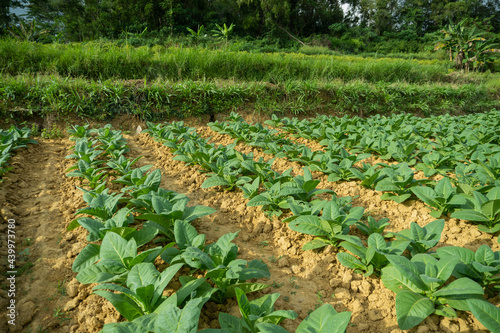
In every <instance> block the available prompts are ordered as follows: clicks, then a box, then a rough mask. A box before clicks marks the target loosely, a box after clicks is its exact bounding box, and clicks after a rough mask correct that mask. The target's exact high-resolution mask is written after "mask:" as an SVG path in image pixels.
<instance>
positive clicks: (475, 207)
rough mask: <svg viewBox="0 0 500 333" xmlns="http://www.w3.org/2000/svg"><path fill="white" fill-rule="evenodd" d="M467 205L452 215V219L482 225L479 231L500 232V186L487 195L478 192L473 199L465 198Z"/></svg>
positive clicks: (474, 193) (475, 192) (473, 195)
mask: <svg viewBox="0 0 500 333" xmlns="http://www.w3.org/2000/svg"><path fill="white" fill-rule="evenodd" d="M465 198H466V199H467V204H466V205H464V207H463V208H462V209H458V210H456V211H455V212H453V213H452V214H451V217H453V218H457V219H462V220H467V221H473V222H478V223H480V225H479V227H478V229H479V230H481V231H484V232H488V233H495V232H497V231H499V230H500V186H497V187H494V188H492V189H491V190H490V191H489V192H488V193H487V194H486V195H484V194H481V193H479V192H477V191H474V192H473V193H472V197H470V196H465Z"/></svg>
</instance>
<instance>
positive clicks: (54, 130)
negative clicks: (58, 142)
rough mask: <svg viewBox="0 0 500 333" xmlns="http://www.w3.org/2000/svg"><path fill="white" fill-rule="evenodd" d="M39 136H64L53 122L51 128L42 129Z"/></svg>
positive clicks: (58, 137) (51, 137)
mask: <svg viewBox="0 0 500 333" xmlns="http://www.w3.org/2000/svg"><path fill="white" fill-rule="evenodd" d="M41 137H42V138H44V139H60V138H63V137H64V134H63V132H62V131H61V130H60V129H59V128H58V127H57V126H56V125H55V124H54V125H52V128H50V129H47V128H44V129H42V133H41Z"/></svg>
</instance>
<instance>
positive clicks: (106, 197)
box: [67, 125, 350, 333]
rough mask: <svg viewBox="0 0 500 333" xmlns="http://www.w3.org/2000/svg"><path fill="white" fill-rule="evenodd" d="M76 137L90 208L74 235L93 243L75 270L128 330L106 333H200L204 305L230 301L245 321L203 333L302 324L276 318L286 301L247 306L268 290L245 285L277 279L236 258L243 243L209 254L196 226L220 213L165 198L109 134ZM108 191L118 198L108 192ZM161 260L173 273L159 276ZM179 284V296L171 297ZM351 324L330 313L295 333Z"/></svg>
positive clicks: (155, 176) (319, 313)
mask: <svg viewBox="0 0 500 333" xmlns="http://www.w3.org/2000/svg"><path fill="white" fill-rule="evenodd" d="M70 132H71V134H70V137H71V139H72V140H74V141H75V145H74V146H73V147H72V148H73V153H72V154H71V155H68V156H67V158H71V159H75V160H76V164H75V165H74V166H73V167H71V168H69V169H68V176H69V177H78V178H79V179H80V180H81V182H82V183H83V184H84V185H85V186H84V187H78V188H79V189H80V190H81V191H82V192H83V199H84V200H85V202H86V203H87V205H88V206H87V207H85V208H82V209H80V210H78V211H77V212H76V215H77V216H78V217H77V218H76V219H75V220H74V221H72V222H71V223H70V225H69V226H68V230H73V229H75V228H78V227H83V228H85V229H87V231H88V236H87V240H88V241H89V242H90V243H89V244H88V245H87V246H86V247H85V248H84V249H83V250H82V251H81V252H80V254H79V255H78V256H77V258H76V259H75V261H74V263H73V267H72V269H73V271H75V272H76V273H77V277H76V278H77V280H78V281H79V282H80V283H83V284H91V283H95V284H97V285H96V286H95V287H94V288H93V290H94V293H95V294H97V295H100V296H102V297H104V298H106V299H107V300H108V301H109V302H110V303H111V304H112V305H113V306H114V307H115V308H116V310H117V311H118V312H119V313H120V314H121V315H122V316H123V317H124V318H125V319H126V320H127V321H124V322H120V323H110V324H106V325H105V326H104V328H103V330H102V332H107V333H110V332H183V333H184V332H197V329H198V323H199V317H200V313H201V310H202V307H203V305H204V304H205V303H206V302H207V301H214V302H217V303H223V302H224V301H225V300H226V299H228V298H232V297H235V298H236V299H237V302H238V305H239V308H240V312H241V315H242V317H241V318H237V317H235V316H232V315H229V314H226V313H220V314H219V324H220V326H221V329H206V330H203V331H202V332H207V333H208V332H229V333H232V332H234V333H236V332H238V333H239V332H287V331H286V330H284V329H283V328H282V327H280V326H278V324H279V323H280V322H281V321H283V320H284V319H287V318H288V319H296V317H297V314H296V313H295V312H294V311H287V310H277V311H275V310H274V303H275V301H276V300H277V299H278V297H279V294H271V295H265V296H263V297H261V298H259V299H256V300H253V301H249V300H248V298H247V296H246V294H247V293H250V292H254V291H258V290H262V289H265V288H267V287H269V286H268V285H266V284H262V283H253V282H248V280H251V279H258V278H269V277H270V272H269V270H268V267H267V266H266V265H265V264H264V263H263V262H261V261H259V260H252V261H250V262H247V261H246V260H243V259H239V258H237V257H238V247H237V245H236V244H234V243H232V241H233V240H234V239H235V237H236V236H237V234H238V233H237V232H236V233H229V234H226V235H223V236H221V237H220V238H219V239H218V240H217V241H216V242H214V243H211V244H206V242H205V235H204V234H198V232H197V231H196V229H195V227H194V226H192V225H191V224H190V222H192V221H193V220H195V219H197V218H199V217H202V216H205V215H209V214H212V213H213V212H215V210H214V209H212V208H209V207H205V206H190V207H188V206H187V203H188V201H189V198H188V197H186V196H185V195H183V194H179V193H176V192H174V191H170V190H167V189H164V188H161V187H160V182H161V172H160V170H159V169H156V170H152V171H150V168H151V167H152V166H151V165H146V166H143V167H135V166H134V165H135V164H136V163H137V161H138V160H139V159H140V157H137V158H134V159H131V158H128V157H126V154H127V152H128V151H129V148H128V146H127V142H126V140H125V139H124V138H123V137H122V135H121V132H120V131H115V130H113V129H112V128H111V127H110V126H109V125H107V126H105V127H104V128H100V129H92V130H90V129H88V126H76V127H74V128H73V129H72V130H71V131H70ZM109 183H113V186H114V187H119V188H120V189H119V190H116V189H115V190H111V187H110V186H107V185H109ZM116 184H118V185H116ZM160 244H161V245H160ZM157 245H160V246H157ZM158 260H160V261H163V262H165V263H167V264H168V267H167V268H165V269H163V270H161V271H160V270H158V268H157V266H155V262H158ZM179 274H180V276H179ZM174 278H178V280H179V282H180V284H181V285H182V286H181V287H180V288H179V289H178V290H175V291H174V292H173V293H171V294H170V296H166V294H169V292H167V293H165V291H166V290H167V291H171V290H170V289H168V287H167V286H168V285H169V283H170V281H172V279H174ZM349 320H350V313H349V312H345V313H337V312H336V311H335V310H334V309H333V307H332V306H330V305H324V306H322V307H320V308H318V309H317V310H316V311H314V312H312V313H311V314H310V316H308V317H307V318H306V319H305V320H304V321H303V322H302V323H301V324H300V325H299V326H298V328H297V330H296V332H304V333H305V332H323V328H322V327H336V331H338V332H342V331H345V328H346V327H347V325H348V323H349Z"/></svg>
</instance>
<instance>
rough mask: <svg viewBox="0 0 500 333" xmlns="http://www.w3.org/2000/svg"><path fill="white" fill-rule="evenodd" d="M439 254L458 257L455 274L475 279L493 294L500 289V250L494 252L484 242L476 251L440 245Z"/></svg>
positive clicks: (445, 258)
mask: <svg viewBox="0 0 500 333" xmlns="http://www.w3.org/2000/svg"><path fill="white" fill-rule="evenodd" d="M437 254H438V255H439V258H441V259H443V260H453V259H454V258H457V259H458V264H457V266H456V267H455V269H454V270H453V276H455V277H457V278H463V277H467V278H469V279H471V280H474V281H476V282H477V283H479V284H480V285H481V286H483V287H484V288H486V291H488V292H490V293H491V294H493V295H496V294H498V291H500V251H496V252H493V250H492V249H491V248H490V247H489V246H488V245H485V244H484V245H481V246H480V247H479V248H478V249H477V251H476V252H474V251H472V250H469V249H466V248H463V247H458V246H445V247H440V248H439V249H437Z"/></svg>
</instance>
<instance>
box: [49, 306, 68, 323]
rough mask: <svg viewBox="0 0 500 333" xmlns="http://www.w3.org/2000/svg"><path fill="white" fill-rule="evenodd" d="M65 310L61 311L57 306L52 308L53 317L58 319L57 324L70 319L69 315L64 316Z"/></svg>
mask: <svg viewBox="0 0 500 333" xmlns="http://www.w3.org/2000/svg"><path fill="white" fill-rule="evenodd" d="M65 314H66V312H64V311H62V310H61V308H60V307H57V309H54V315H53V317H54V318H57V319H59V325H62V323H64V322H65V321H66V320H71V317H64V315H65Z"/></svg>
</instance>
